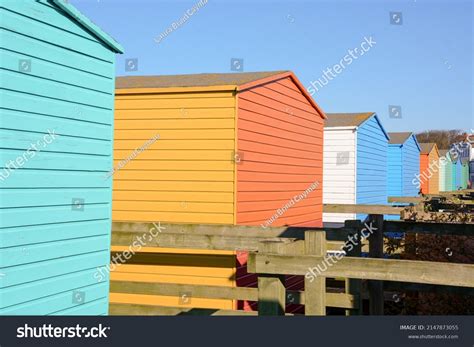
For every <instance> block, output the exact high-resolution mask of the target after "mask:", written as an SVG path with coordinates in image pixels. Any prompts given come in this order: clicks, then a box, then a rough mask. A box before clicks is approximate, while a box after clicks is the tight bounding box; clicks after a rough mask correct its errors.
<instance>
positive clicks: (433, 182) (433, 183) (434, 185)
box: [429, 150, 439, 194]
mask: <svg viewBox="0 0 474 347" xmlns="http://www.w3.org/2000/svg"><path fill="white" fill-rule="evenodd" d="M429 161H430V164H431V167H432V168H433V169H432V170H431V173H432V175H431V177H430V181H429V192H430V194H438V193H439V170H438V169H437V168H436V166H434V165H435V164H436V163H439V154H438V152H437V151H436V150H433V151H431V153H430V156H429Z"/></svg>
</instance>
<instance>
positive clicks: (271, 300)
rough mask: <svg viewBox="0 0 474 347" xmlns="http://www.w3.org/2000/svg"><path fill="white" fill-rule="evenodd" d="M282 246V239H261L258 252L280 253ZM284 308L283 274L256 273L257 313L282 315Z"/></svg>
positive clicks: (284, 289) (261, 314) (260, 314)
mask: <svg viewBox="0 0 474 347" xmlns="http://www.w3.org/2000/svg"><path fill="white" fill-rule="evenodd" d="M284 246H285V243H284V242H282V241H280V242H278V241H277V242H274V241H263V242H261V243H260V246H259V253H282V252H283V251H284ZM285 308H286V288H285V276H283V275H278V274H276V275H266V274H264V275H261V274H258V315H259V316H282V315H285Z"/></svg>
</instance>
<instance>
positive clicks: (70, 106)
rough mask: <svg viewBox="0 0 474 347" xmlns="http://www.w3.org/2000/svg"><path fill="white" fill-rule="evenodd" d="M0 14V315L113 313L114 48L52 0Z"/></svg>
mask: <svg viewBox="0 0 474 347" xmlns="http://www.w3.org/2000/svg"><path fill="white" fill-rule="evenodd" d="M64 6H65V7H68V8H71V5H68V4H66V5H64ZM0 15H1V18H2V21H1V24H0V31H1V32H0V35H1V36H2V39H1V40H0V89H2V90H1V92H2V98H1V100H0V113H1V116H0V137H1V142H0V196H1V198H0V208H1V214H2V218H1V221H0V272H1V273H2V274H3V276H2V278H1V281H2V286H1V289H0V314H9V315H19V314H20V315H26V314H31V315H48V314H107V311H108V284H107V279H106V280H105V281H104V282H103V283H99V282H98V281H97V279H96V278H94V274H95V273H96V271H97V269H99V268H102V267H105V266H106V265H107V264H108V262H109V253H110V223H111V194H112V187H111V182H110V181H108V180H106V177H105V173H107V172H108V171H109V170H110V168H111V166H112V138H113V131H112V127H113V107H114V75H115V67H114V61H115V53H116V52H118V51H116V50H115V49H112V48H111V47H110V46H108V45H106V44H105V43H104V41H103V40H105V39H104V38H103V37H99V36H97V35H96V34H93V33H92V31H90V30H89V29H86V27H85V26H83V24H79V22H78V21H76V19H73V18H72V17H71V16H70V15H69V14H68V13H67V12H66V11H65V10H63V9H62V8H60V6H59V5H56V4H55V3H53V2H52V1H43V0H41V1H26V0H20V1H6V0H2V1H0ZM85 25H88V24H85ZM91 30H92V29H91ZM101 35H102V33H101ZM25 59H27V60H29V61H30V65H29V66H30V69H29V70H26V71H25V70H22V69H21V68H20V65H19V64H20V60H25ZM11 161H14V162H16V164H15V166H16V169H13V170H11V169H10V168H11V167H12V163H11ZM78 199H83V201H84V203H83V205H82V206H76V205H74V202H73V201H77V200H78ZM75 291H80V292H82V293H83V295H85V296H84V303H83V304H81V303H80V302H77V301H75V300H74V299H73V295H74V293H75Z"/></svg>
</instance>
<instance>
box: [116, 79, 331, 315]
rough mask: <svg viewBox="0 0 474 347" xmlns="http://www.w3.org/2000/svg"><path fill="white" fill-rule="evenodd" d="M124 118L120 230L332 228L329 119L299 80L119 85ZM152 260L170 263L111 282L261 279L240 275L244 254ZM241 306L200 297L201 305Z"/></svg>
mask: <svg viewBox="0 0 474 347" xmlns="http://www.w3.org/2000/svg"><path fill="white" fill-rule="evenodd" d="M115 110H116V111H115V140H114V146H115V149H114V154H115V158H114V165H115V166H116V167H117V168H118V167H120V169H117V170H115V172H114V183H113V204H112V211H113V213H112V219H113V221H129V222H130V221H131V222H161V223H177V224H230V225H253V226H261V227H262V230H263V228H266V227H269V226H284V225H289V226H314V227H318V226H322V158H323V150H322V147H323V126H324V119H325V115H324V113H323V111H322V110H321V109H320V108H319V107H318V105H317V104H316V103H315V101H314V100H313V99H312V98H311V96H310V95H309V94H308V93H307V91H306V89H305V88H304V87H303V86H302V85H301V83H300V82H299V81H298V79H297V78H296V76H295V75H294V74H293V73H292V72H290V71H276V72H255V73H232V74H197V75H175V76H127V77H118V78H117V80H116V103H115ZM150 139H155V140H154V141H150ZM145 143H146V144H147V147H146V150H143V151H140V153H139V154H138V155H136V156H135V157H134V158H133V160H128V161H127V158H130V154H131V153H132V152H133V151H134V150H135V149H136V148H138V147H140V146H143V145H144V144H145ZM114 250H115V251H119V250H120V249H118V248H115V249H114ZM141 251H142V252H144V251H145V252H146V251H149V252H153V253H154V254H159V255H160V257H159V259H161V260H160V261H161V263H156V264H154V265H153V266H150V265H147V266H146V267H144V266H139V265H123V266H120V267H119V268H117V270H116V271H115V272H113V273H112V276H111V277H112V279H114V278H115V279H120V280H126V281H148V282H163V281H168V282H172V283H188V284H196V283H207V284H212V285H223V286H235V285H248V284H251V283H250V282H252V281H253V279H250V276H246V275H242V276H239V275H236V273H237V272H238V273H239V274H241V273H242V270H243V268H244V264H245V260H246V259H245V258H246V255H245V254H244V253H243V254H240V255H239V259H238V262H237V265H236V262H235V259H236V254H235V252H213V251H205V252H203V251H198V250H195V251H193V250H176V249H173V250H171V249H162V248H147V247H144V248H143V249H142V250H141ZM244 272H245V271H244ZM237 277H239V278H240V279H241V280H239V281H238V280H237V279H236V278H237ZM237 282H240V283H237ZM178 299H179V298H171V299H170V298H169V297H168V298H163V297H154V298H150V297H149V296H139V295H137V296H126V295H124V294H114V293H112V294H111V302H112V303H113V302H116V303H118V302H124V303H125V302H126V303H137V304H154V305H172V306H181V303H180V302H179V300H178ZM233 305H235V302H230V301H225V300H213V301H210V300H207V301H206V300H198V299H193V307H204V308H232V307H234V306H233Z"/></svg>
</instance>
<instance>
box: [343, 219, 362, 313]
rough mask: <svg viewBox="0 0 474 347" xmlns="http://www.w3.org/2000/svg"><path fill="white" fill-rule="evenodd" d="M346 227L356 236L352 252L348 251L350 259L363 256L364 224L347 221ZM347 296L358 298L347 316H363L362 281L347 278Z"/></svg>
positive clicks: (353, 236)
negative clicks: (352, 230) (362, 231)
mask: <svg viewBox="0 0 474 347" xmlns="http://www.w3.org/2000/svg"><path fill="white" fill-rule="evenodd" d="M344 227H346V228H351V229H354V234H353V235H352V240H354V241H353V242H350V241H349V242H350V244H351V245H352V249H351V250H347V256H348V257H360V256H361V254H362V235H361V233H360V232H361V230H362V227H363V226H362V222H361V221H360V220H346V221H345V223H344ZM345 282H346V283H345V288H346V294H351V295H354V297H355V298H356V299H355V300H354V306H355V307H356V308H355V309H347V310H346V316H353V315H362V314H363V307H362V281H361V280H359V279H354V278H346V280H345Z"/></svg>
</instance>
